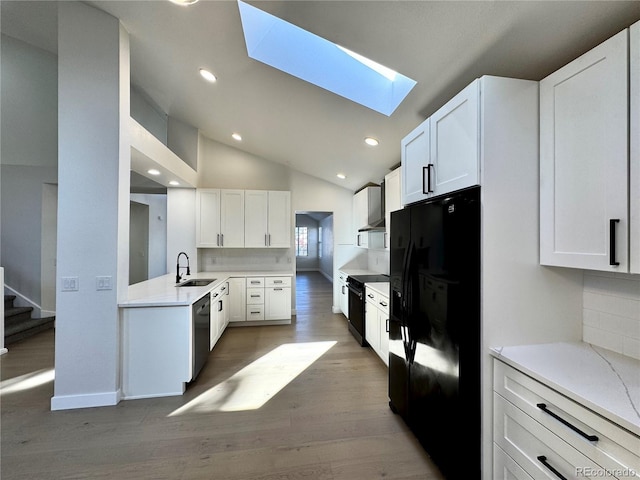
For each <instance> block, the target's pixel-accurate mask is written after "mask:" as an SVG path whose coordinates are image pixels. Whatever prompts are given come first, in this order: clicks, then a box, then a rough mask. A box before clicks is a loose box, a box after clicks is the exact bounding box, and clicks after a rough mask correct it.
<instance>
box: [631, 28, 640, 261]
mask: <svg viewBox="0 0 640 480" xmlns="http://www.w3.org/2000/svg"><path fill="white" fill-rule="evenodd" d="M629 62H630V65H629V73H630V77H629V80H630V83H631V84H630V85H629V113H630V117H629V122H630V125H629V147H630V151H629V173H630V179H629V180H630V182H629V187H630V189H631V192H630V196H629V215H630V217H631V218H630V219H629V223H630V232H629V242H630V245H629V262H630V264H629V271H630V272H631V273H640V22H638V23H635V24H633V25H631V27H630V28H629Z"/></svg>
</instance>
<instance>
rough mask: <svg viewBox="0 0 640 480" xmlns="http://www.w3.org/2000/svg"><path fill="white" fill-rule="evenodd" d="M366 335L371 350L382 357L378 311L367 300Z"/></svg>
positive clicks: (373, 304)
mask: <svg viewBox="0 0 640 480" xmlns="http://www.w3.org/2000/svg"><path fill="white" fill-rule="evenodd" d="M364 334H365V338H366V340H367V342H368V343H369V345H371V348H373V350H374V351H375V352H376V353H377V354H378V355H380V353H379V352H380V324H379V323H378V309H377V308H376V306H375V303H372V302H370V301H369V300H367V302H366V303H365V316H364Z"/></svg>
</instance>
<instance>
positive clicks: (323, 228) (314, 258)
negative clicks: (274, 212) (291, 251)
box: [294, 212, 333, 282]
mask: <svg viewBox="0 0 640 480" xmlns="http://www.w3.org/2000/svg"><path fill="white" fill-rule="evenodd" d="M294 248H295V254H296V274H297V273H298V272H319V273H320V274H321V275H322V276H324V277H326V278H327V280H329V281H330V282H333V212H296V225H295V245H294Z"/></svg>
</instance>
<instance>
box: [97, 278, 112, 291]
mask: <svg viewBox="0 0 640 480" xmlns="http://www.w3.org/2000/svg"><path fill="white" fill-rule="evenodd" d="M111 280H112V277H111V276H99V277H96V290H113V285H112V283H111Z"/></svg>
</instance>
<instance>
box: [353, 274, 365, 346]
mask: <svg viewBox="0 0 640 480" xmlns="http://www.w3.org/2000/svg"><path fill="white" fill-rule="evenodd" d="M349 331H350V332H351V334H352V335H353V336H354V337H355V339H356V340H357V341H358V343H359V344H360V345H361V346H363V347H364V346H366V345H367V342H366V340H365V335H364V289H358V288H356V287H354V286H352V285H349Z"/></svg>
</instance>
